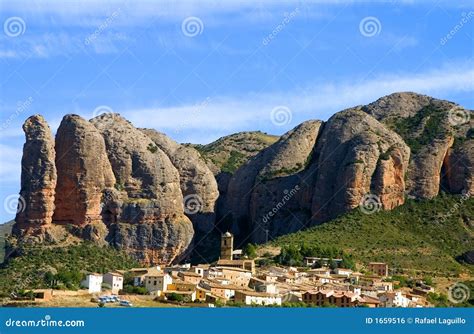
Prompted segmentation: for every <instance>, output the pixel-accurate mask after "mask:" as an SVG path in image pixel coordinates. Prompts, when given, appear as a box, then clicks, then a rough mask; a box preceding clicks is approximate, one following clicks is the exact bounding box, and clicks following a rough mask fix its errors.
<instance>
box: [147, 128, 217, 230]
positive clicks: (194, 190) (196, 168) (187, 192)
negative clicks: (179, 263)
mask: <svg viewBox="0 0 474 334" xmlns="http://www.w3.org/2000/svg"><path fill="white" fill-rule="evenodd" d="M142 131H143V132H144V133H145V134H146V135H147V136H148V137H150V138H151V139H152V140H153V142H154V143H155V144H156V145H157V146H158V147H159V148H160V149H161V150H163V152H165V154H166V155H167V156H168V157H169V159H170V160H171V162H172V163H173V165H174V167H175V168H176V169H177V170H178V173H179V178H180V186H181V192H182V193H183V197H184V212H185V214H186V215H187V216H188V217H189V219H191V221H192V222H193V225H194V228H195V230H199V231H201V232H204V233H208V232H210V231H211V230H212V229H213V228H214V223H215V219H216V215H215V211H216V210H215V204H216V200H217V198H218V197H219V191H218V189H217V182H216V179H215V178H214V175H213V174H212V172H211V170H210V169H209V168H208V166H207V165H206V163H205V161H204V160H203V159H202V158H201V156H200V154H199V153H198V152H197V151H196V150H195V149H194V148H192V147H189V146H184V145H180V144H178V143H177V142H175V141H174V140H172V139H171V138H169V137H168V136H166V135H165V134H163V133H160V132H158V131H156V130H152V129H143V130H142Z"/></svg>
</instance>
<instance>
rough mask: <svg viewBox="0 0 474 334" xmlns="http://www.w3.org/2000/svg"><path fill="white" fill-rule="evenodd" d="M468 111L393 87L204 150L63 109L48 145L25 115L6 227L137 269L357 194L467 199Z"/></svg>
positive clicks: (349, 204) (308, 221)
mask: <svg viewBox="0 0 474 334" xmlns="http://www.w3.org/2000/svg"><path fill="white" fill-rule="evenodd" d="M472 114H473V112H472V111H471V110H466V109H463V108H462V107H460V106H458V105H456V104H454V103H452V102H449V101H442V100H437V99H434V98H431V97H429V96H425V95H419V94H415V93H395V94H391V95H388V96H385V97H383V98H381V99H379V100H377V101H375V102H373V103H371V104H368V105H366V106H359V107H354V108H349V109H346V110H343V111H341V112H338V113H336V114H335V115H333V116H332V117H331V118H330V119H329V120H328V121H327V122H321V121H313V120H312V121H307V122H304V123H301V124H300V125H298V126H297V127H295V128H294V129H293V130H291V131H289V132H287V133H286V134H284V135H283V136H282V137H276V136H270V135H267V134H265V133H261V132H244V133H238V134H235V135H230V136H227V137H223V138H221V139H219V140H217V141H216V142H214V143H211V144H208V145H191V144H187V145H182V144H178V143H176V142H175V141H173V140H172V139H170V138H169V137H167V136H166V135H164V134H162V133H159V132H157V131H154V130H139V129H137V128H135V127H134V126H133V125H132V124H131V123H130V122H128V121H127V120H125V119H124V118H122V117H121V116H120V115H118V114H103V115H100V116H98V117H96V118H94V119H93V120H91V121H86V120H84V119H82V118H81V117H79V116H77V115H66V116H65V117H64V119H63V121H62V122H61V125H60V127H59V129H58V132H57V135H56V147H54V145H53V139H52V136H51V132H50V130H49V127H48V125H47V124H46V122H45V121H44V119H43V118H42V117H41V116H32V117H30V118H29V119H28V120H27V121H26V122H25V125H24V130H25V134H26V143H25V146H24V155H23V159H22V168H23V170H22V181H21V191H20V195H21V196H22V198H23V199H24V201H20V204H21V205H24V206H23V207H20V209H21V210H19V212H18V214H17V217H16V223H15V225H14V227H13V234H14V235H15V236H16V237H17V238H18V239H19V240H20V241H28V242H30V241H32V242H45V241H54V242H56V243H58V244H60V240H63V239H64V238H68V237H74V238H76V239H77V238H79V239H85V240H92V241H94V242H97V243H101V244H109V245H112V246H114V247H117V248H120V249H123V250H125V251H127V252H129V253H130V254H132V255H133V256H134V257H135V258H137V259H139V260H140V261H141V262H142V263H143V264H144V265H151V264H158V263H166V264H168V263H171V262H177V261H179V260H181V259H183V258H184V257H186V256H187V255H188V254H189V252H190V251H191V250H192V249H193V247H198V246H199V247H201V249H199V250H198V251H199V252H201V251H202V252H204V251H207V250H208V249H211V248H212V245H213V244H214V243H215V242H218V241H215V240H218V238H219V235H217V234H219V231H224V230H228V229H229V230H232V232H234V234H235V235H236V238H237V244H242V243H245V242H248V241H253V242H259V243H260V242H265V241H266V240H269V239H272V238H274V237H276V236H279V235H282V234H286V233H290V232H294V231H297V230H300V229H302V228H305V227H308V226H311V225H314V224H320V223H323V222H326V221H328V220H330V219H332V218H334V217H336V216H337V215H339V214H343V213H345V212H348V211H349V210H352V209H354V208H356V207H358V206H360V204H361V203H362V204H364V203H363V202H364V200H365V198H366V196H367V195H370V196H371V198H372V197H373V198H374V199H375V200H376V201H377V202H376V203H375V204H377V205H379V206H380V208H381V209H385V210H391V209H393V208H395V207H397V206H399V205H401V204H403V203H404V201H405V197H406V196H411V197H414V198H432V197H434V196H437V195H438V193H439V192H440V191H445V192H449V193H455V194H461V193H462V194H470V195H472V194H473V193H474V178H473V177H474V169H473V168H474V167H473V165H474V117H472ZM56 168H57V172H56ZM55 194H56V195H55ZM66 227H67V228H66ZM58 231H59V232H58ZM195 231H196V234H195ZM203 235H206V236H207V238H203V239H205V240H204V242H203V243H200V242H197V243H195V242H194V238H197V237H196V236H198V237H199V239H201V237H202V236H203ZM196 253H197V252H196ZM200 254H201V253H200Z"/></svg>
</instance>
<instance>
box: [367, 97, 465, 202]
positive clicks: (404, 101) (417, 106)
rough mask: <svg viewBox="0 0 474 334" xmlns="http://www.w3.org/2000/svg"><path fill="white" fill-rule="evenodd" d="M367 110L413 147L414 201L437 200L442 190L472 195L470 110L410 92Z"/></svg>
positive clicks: (409, 181) (411, 190) (410, 183)
mask: <svg viewBox="0 0 474 334" xmlns="http://www.w3.org/2000/svg"><path fill="white" fill-rule="evenodd" d="M362 109H363V110H364V111H365V112H367V113H368V114H370V115H372V116H374V117H375V118H377V119H378V120H379V121H380V122H382V123H383V124H384V125H386V126H387V127H388V128H390V129H392V130H393V131H394V132H397V133H398V134H400V136H401V137H402V138H403V139H404V141H405V142H406V143H407V144H408V145H409V146H410V147H411V159H410V164H409V168H408V171H407V185H406V187H407V194H408V195H409V196H412V197H414V198H433V197H435V196H437V195H438V193H439V191H440V190H441V189H442V188H443V186H444V190H445V191H448V192H451V193H461V192H466V191H470V190H472V184H473V176H472V175H473V174H472V170H473V169H472V168H473V167H472V164H473V160H474V153H473V151H472V145H473V143H472V139H473V138H472V137H473V136H474V135H473V134H472V132H473V131H474V130H471V129H473V127H474V123H473V122H474V120H473V117H472V111H471V110H466V109H464V108H462V107H460V106H458V105H456V104H455V103H453V102H449V101H444V100H438V99H434V98H432V97H429V96H426V95H421V94H416V93H410V92H406V93H395V94H391V95H387V96H384V97H382V98H380V99H378V100H377V101H375V102H373V103H371V104H369V105H367V106H365V107H363V108H362ZM443 179H445V182H443V184H442V180H443Z"/></svg>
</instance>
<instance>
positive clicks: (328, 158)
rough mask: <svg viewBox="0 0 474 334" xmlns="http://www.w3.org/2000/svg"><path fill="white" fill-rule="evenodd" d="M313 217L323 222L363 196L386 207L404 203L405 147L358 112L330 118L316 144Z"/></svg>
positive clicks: (369, 118)
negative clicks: (316, 158) (377, 198)
mask: <svg viewBox="0 0 474 334" xmlns="http://www.w3.org/2000/svg"><path fill="white" fill-rule="evenodd" d="M317 145H318V147H317V148H316V150H317V151H318V157H319V158H318V160H317V161H315V163H316V164H317V172H316V173H317V180H316V183H315V186H314V195H313V200H312V203H313V204H312V214H313V219H314V220H315V221H316V222H324V221H326V220H328V219H331V218H333V217H335V216H337V215H339V214H341V213H343V212H347V211H349V210H351V209H353V208H355V207H357V206H359V204H360V202H361V200H362V198H363V196H364V195H366V194H373V195H375V196H378V197H379V198H380V201H381V204H382V205H383V207H384V208H385V209H392V208H394V207H395V206H398V205H401V204H403V203H404V191H405V182H404V177H405V173H406V170H407V168H408V160H409V156H410V149H409V148H408V146H407V145H406V144H405V143H404V142H403V140H402V139H401V138H400V136H398V135H397V134H396V133H394V132H392V131H390V130H389V129H387V128H386V127H384V126H383V125H382V124H380V123H379V122H378V121H377V120H376V119H375V118H373V117H371V116H369V115H367V114H366V113H364V112H363V111H361V110H360V109H357V108H356V109H348V110H345V111H342V112H339V113H337V114H336V115H334V116H333V117H331V118H330V119H329V120H328V122H327V124H326V125H325V129H324V132H323V135H322V136H321V139H320V141H319V142H318V144H317Z"/></svg>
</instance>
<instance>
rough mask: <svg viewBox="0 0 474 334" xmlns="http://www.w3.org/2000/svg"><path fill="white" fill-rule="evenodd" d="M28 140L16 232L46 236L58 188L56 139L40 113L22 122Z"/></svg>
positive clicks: (24, 157)
mask: <svg viewBox="0 0 474 334" xmlns="http://www.w3.org/2000/svg"><path fill="white" fill-rule="evenodd" d="M23 131H24V132H25V137H26V142H25V145H24V146H23V158H22V161H21V190H20V200H19V204H18V210H17V215H16V218H15V222H16V224H15V225H14V226H13V234H14V235H16V236H18V237H20V238H23V237H25V238H26V237H28V238H31V239H34V240H37V241H42V240H44V239H45V238H47V235H46V233H45V231H46V230H47V228H48V227H49V226H50V225H51V222H52V217H53V212H54V197H55V191H56V181H57V173H56V165H55V155H56V154H55V150H54V139H53V136H52V134H51V130H50V128H49V126H48V124H47V123H46V121H45V120H44V118H43V117H42V116H40V115H34V116H31V117H29V118H28V119H27V120H26V122H25V123H24V125H23Z"/></svg>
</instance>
